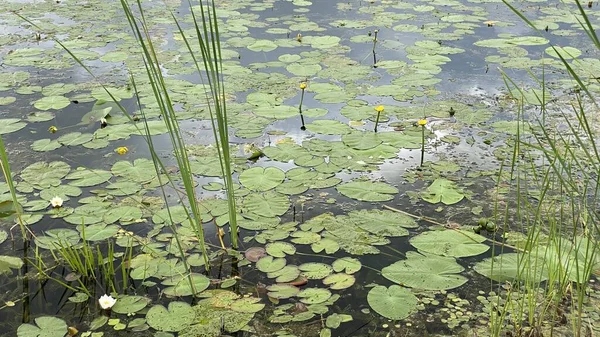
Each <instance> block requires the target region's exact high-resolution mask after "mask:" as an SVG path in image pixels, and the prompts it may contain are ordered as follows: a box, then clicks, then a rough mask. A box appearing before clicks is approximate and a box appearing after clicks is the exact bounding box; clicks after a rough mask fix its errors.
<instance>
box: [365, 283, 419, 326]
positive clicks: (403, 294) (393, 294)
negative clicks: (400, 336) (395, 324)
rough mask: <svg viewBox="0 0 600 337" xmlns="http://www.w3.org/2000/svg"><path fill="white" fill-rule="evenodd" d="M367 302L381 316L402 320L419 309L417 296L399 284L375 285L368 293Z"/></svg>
mask: <svg viewBox="0 0 600 337" xmlns="http://www.w3.org/2000/svg"><path fill="white" fill-rule="evenodd" d="M367 302H369V306H371V308H372V309H373V310H375V312H377V313H378V314H380V315H381V316H383V317H385V318H388V319H392V320H400V319H405V318H406V317H408V316H410V315H411V314H412V313H414V312H416V311H417V302H418V300H417V297H416V296H415V295H413V294H412V292H411V291H410V290H408V289H406V288H402V287H400V286H397V285H393V286H390V287H389V288H386V287H384V286H379V285H378V286H375V287H373V288H372V289H371V290H370V291H369V294H368V295H367Z"/></svg>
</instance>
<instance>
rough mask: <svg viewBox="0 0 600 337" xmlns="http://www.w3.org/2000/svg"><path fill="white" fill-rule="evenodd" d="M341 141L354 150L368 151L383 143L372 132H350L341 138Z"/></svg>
mask: <svg viewBox="0 0 600 337" xmlns="http://www.w3.org/2000/svg"><path fill="white" fill-rule="evenodd" d="M342 141H343V142H344V144H346V145H347V146H349V147H351V148H353V149H356V150H368V149H372V148H374V147H376V146H377V145H379V144H381V143H383V141H382V140H381V139H379V136H378V135H377V134H376V133H374V132H352V133H349V134H346V135H343V136H342Z"/></svg>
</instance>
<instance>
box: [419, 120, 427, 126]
mask: <svg viewBox="0 0 600 337" xmlns="http://www.w3.org/2000/svg"><path fill="white" fill-rule="evenodd" d="M417 124H419V125H420V126H425V124H427V120H426V119H419V121H418V122H417Z"/></svg>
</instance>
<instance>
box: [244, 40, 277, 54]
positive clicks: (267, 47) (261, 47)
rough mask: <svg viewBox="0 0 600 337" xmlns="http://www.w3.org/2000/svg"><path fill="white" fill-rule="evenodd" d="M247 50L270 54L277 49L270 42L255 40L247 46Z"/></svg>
mask: <svg viewBox="0 0 600 337" xmlns="http://www.w3.org/2000/svg"><path fill="white" fill-rule="evenodd" d="M248 49H250V50H252V51H255V52H261V51H262V52H270V51H273V50H275V49H277V45H276V44H275V43H274V42H273V41H271V40H256V41H255V42H254V43H252V44H251V45H249V46H248Z"/></svg>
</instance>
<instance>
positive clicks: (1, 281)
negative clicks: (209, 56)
mask: <svg viewBox="0 0 600 337" xmlns="http://www.w3.org/2000/svg"><path fill="white" fill-rule="evenodd" d="M123 1H124V0H123ZM140 3H141V4H142V6H143V8H144V15H145V20H146V21H145V23H146V25H147V27H148V34H149V36H151V38H152V41H153V43H154V46H155V47H156V53H157V59H158V63H159V64H160V70H161V72H162V73H163V74H164V76H165V78H166V87H168V89H169V95H170V99H171V100H172V102H173V107H174V109H175V111H176V112H177V119H178V121H179V125H180V128H181V134H182V135H183V140H184V141H185V144H186V146H187V153H188V155H189V156H190V168H191V172H192V173H193V176H194V182H195V184H196V186H195V191H196V198H197V199H198V205H199V210H200V213H201V215H202V222H203V223H204V235H205V238H206V243H205V244H204V245H206V247H207V249H208V253H207V254H208V257H207V260H209V264H210V268H207V267H206V264H205V259H204V257H203V256H202V249H201V246H202V245H201V243H199V242H198V241H199V239H198V233H197V232H196V231H194V229H193V226H192V224H193V222H192V221H191V220H190V219H189V218H188V214H187V212H186V210H187V209H189V203H188V202H187V201H182V199H183V200H185V197H184V192H183V191H184V187H183V183H182V181H181V179H180V173H181V168H179V167H178V166H177V161H176V160H175V158H174V155H173V147H172V145H171V144H172V143H171V137H170V135H169V133H168V128H167V126H166V125H165V120H164V118H162V116H161V111H160V109H159V105H158V104H157V102H156V98H155V96H154V95H153V93H152V89H151V86H150V83H149V80H148V77H147V73H146V71H145V69H144V63H143V59H142V54H141V52H140V47H139V44H138V42H137V41H136V39H135V37H134V35H133V34H132V32H131V28H130V26H129V23H128V21H127V19H126V17H125V15H124V13H123V8H122V3H121V1H116V0H108V1H107V0H104V1H97V0H88V1H76V0H53V1H49V0H45V1H41V0H31V1H21V0H18V1H15V0H11V1H3V2H2V4H0V9H2V10H0V112H1V116H0V117H1V123H0V134H1V135H2V137H3V138H2V139H3V140H4V143H5V147H6V151H7V153H8V159H9V161H10V165H11V170H12V175H13V181H14V183H15V186H16V191H17V198H18V201H19V204H20V206H21V207H22V210H23V214H22V215H21V220H22V221H23V222H24V223H25V224H26V227H27V228H28V230H30V231H31V232H30V233H29V234H27V235H26V237H25V238H24V237H23V233H22V232H21V230H20V226H19V225H18V220H16V219H15V218H14V216H8V215H11V214H5V213H3V215H6V216H4V218H3V222H2V224H1V225H0V243H1V245H0V290H1V291H0V318H1V322H2V323H1V324H0V334H2V335H3V336H15V335H16V336H19V337H34V336H49V337H55V336H56V337H64V336H65V335H67V334H68V335H70V336H73V335H78V336H95V337H99V336H157V337H167V336H185V337H196V336H198V337H199V336H221V335H225V334H228V335H235V336H306V337H309V336H322V337H325V336H447V335H457V336H488V335H506V336H518V335H522V336H549V335H551V334H552V335H560V336H562V335H565V336H571V335H574V334H573V331H572V329H571V328H572V327H573V326H575V325H577V324H583V325H584V326H585V327H584V328H581V326H579V325H578V326H579V327H580V329H579V331H586V333H587V335H588V336H592V335H595V334H598V333H600V324H598V323H597V322H598V319H600V315H599V312H600V296H599V295H598V294H599V291H600V289H598V286H597V285H596V283H595V275H592V276H591V278H590V275H589V274H593V272H597V270H598V266H599V265H598V263H597V260H598V259H597V258H596V256H595V255H594V254H592V257H591V258H589V257H588V255H585V258H584V260H585V265H586V266H589V273H588V274H587V275H588V277H587V278H585V280H584V281H581V278H580V274H579V272H578V271H573V270H572V269H573V264H577V263H583V262H580V256H581V254H582V253H581V251H580V248H581V247H582V245H583V247H585V249H584V250H586V251H587V250H588V249H589V250H591V251H593V252H595V251H596V250H597V247H596V246H597V245H596V239H595V238H596V237H597V236H595V234H598V233H597V232H594V233H592V234H589V235H588V236H582V235H583V234H582V233H580V232H577V231H574V230H572V229H571V228H570V227H567V226H565V228H564V231H565V232H569V234H570V236H564V237H565V242H562V241H561V242H559V243H558V244H554V243H552V242H554V241H553V240H552V239H548V240H546V239H544V240H542V239H540V241H539V242H538V241H535V242H532V241H527V240H526V239H525V238H526V235H527V234H528V233H531V232H533V231H531V230H530V229H531V228H529V227H528V226H529V223H528V222H527V220H528V218H526V217H523V216H522V213H521V211H520V210H521V206H520V205H521V201H520V200H521V199H520V198H521V197H520V195H521V194H519V193H521V191H522V190H524V191H525V192H524V193H525V195H526V198H525V199H526V200H527V202H529V203H530V204H531V205H535V204H536V202H538V201H540V200H543V198H541V197H540V194H542V193H541V192H540V190H543V191H545V189H544V188H542V187H540V186H541V185H537V184H538V183H539V182H540V181H541V180H536V179H535V177H536V176H535V173H536V172H539V171H538V170H541V169H542V168H544V167H546V166H544V165H547V164H548V163H546V162H545V161H544V160H543V159H544V158H543V156H541V155H540V152H539V151H536V150H539V148H534V149H528V150H523V152H520V151H521V150H517V151H519V152H515V139H517V138H518V139H521V140H522V141H524V142H535V140H536V138H535V137H532V135H537V136H538V137H539V135H540V134H541V135H544V133H543V132H541V130H546V129H547V130H563V129H560V128H564V130H566V131H569V130H570V129H569V128H568V127H567V126H565V125H566V124H565V122H564V120H563V119H561V118H563V117H564V116H565V115H564V114H567V116H568V114H569V113H570V112H569V109H570V107H571V103H573V102H574V99H575V98H577V97H580V96H578V94H577V92H578V91H577V90H575V89H576V87H577V84H576V83H575V82H574V81H573V80H572V79H571V78H570V77H569V76H568V73H567V71H566V70H565V65H564V64H563V63H562V62H561V60H560V58H558V56H557V54H556V52H555V51H554V50H553V49H552V47H551V46H557V47H561V48H559V51H560V52H562V55H563V57H564V58H566V61H565V62H567V63H568V64H569V65H570V66H571V67H572V69H573V70H574V71H575V72H578V73H580V74H583V75H582V78H584V79H585V80H586V83H585V84H586V85H587V86H588V87H587V88H588V89H589V90H590V93H591V94H592V96H593V95H596V94H597V93H598V92H599V91H600V86H598V83H597V72H598V70H600V62H599V61H598V50H597V49H596V48H595V47H594V46H593V45H592V44H591V43H590V42H589V40H588V37H587V36H586V33H585V32H584V31H583V29H582V28H581V25H580V22H583V21H582V18H583V17H582V16H581V15H580V14H578V13H579V12H578V11H579V9H578V8H577V7H576V6H575V5H574V4H566V3H554V2H550V1H540V0H537V1H524V2H519V3H514V5H515V6H517V8H518V9H519V10H520V11H521V12H522V13H523V15H524V16H526V17H527V18H529V19H530V20H532V21H531V22H532V24H533V25H535V26H536V27H537V29H539V31H537V32H536V31H535V30H534V29H532V28H531V27H530V26H528V25H527V24H526V23H525V22H524V21H523V20H522V19H521V18H519V17H518V16H517V15H516V14H515V13H514V12H513V11H512V10H511V9H510V8H509V7H508V6H507V5H506V4H504V3H503V2H501V1H495V0H489V1H487V0H470V1H467V0H465V1H458V0H428V1H417V0H407V1H385V0H378V1H375V0H374V1H357V0H346V1H341V0H340V1H307V0H293V1H275V0H271V1H267V0H263V1H260V0H244V1H226V0H222V1H216V3H215V8H216V14H217V17H218V21H219V29H220V41H221V49H222V53H223V54H222V57H223V74H224V76H223V81H224V86H225V95H224V96H225V99H226V104H227V109H228V118H229V130H230V140H231V144H230V145H231V151H232V156H233V158H232V160H231V165H232V169H233V172H234V173H233V179H234V183H235V184H236V185H235V196H236V203H237V211H238V215H237V217H238V221H239V226H240V228H241V230H240V233H239V241H240V246H239V248H238V249H237V250H236V249H232V248H229V247H230V246H231V242H230V240H229V225H228V221H229V214H228V208H227V199H226V194H225V191H224V187H223V186H224V185H223V179H222V178H221V177H222V173H221V172H222V171H221V165H220V162H219V158H218V155H217V150H216V147H215V146H214V145H213V144H214V137H213V131H212V124H211V122H210V114H209V105H208V104H209V103H208V99H207V96H206V94H205V93H206V91H207V87H206V86H205V85H204V84H203V82H202V80H201V78H202V77H201V76H200V75H199V74H198V73H197V69H196V67H195V66H194V65H193V59H192V58H191V56H190V53H189V52H188V50H187V48H186V46H185V44H184V42H183V38H182V35H181V33H180V31H179V29H178V28H177V26H175V24H174V21H173V17H175V18H176V19H177V20H178V21H179V22H180V23H181V25H182V29H183V31H184V34H185V36H186V37H188V38H192V37H193V35H194V34H195V32H194V30H193V25H192V24H193V21H192V16H191V12H190V7H189V4H188V3H187V2H186V1H183V2H180V1H179V0H166V1H141V2H140ZM130 5H131V6H132V7H134V8H135V10H134V12H135V13H137V14H136V15H139V9H138V8H137V7H136V6H137V3H134V2H133V1H131V3H130ZM192 5H193V6H195V7H193V8H194V10H195V11H196V14H198V13H199V7H198V6H197V4H196V3H195V2H192ZM582 5H583V7H582V10H584V11H585V13H586V15H587V18H588V19H589V20H590V24H591V25H592V26H597V24H598V14H599V12H598V4H597V3H596V2H590V3H589V4H588V3H584V4H582ZM171 13H172V14H173V17H172V16H171ZM17 14H18V15H17ZM25 20H29V22H27V21H25ZM578 20H579V21H578ZM32 24H35V26H33V25H32ZM57 41H59V42H60V43H62V44H63V46H64V48H66V49H68V50H69V52H70V53H72V54H73V55H75V56H76V57H77V58H78V60H79V61H80V62H81V63H82V64H83V65H85V66H86V67H87V70H86V69H85V68H84V67H83V66H82V64H79V63H78V62H76V61H75V60H74V58H73V55H70V54H69V53H67V52H66V51H65V49H64V48H63V47H61V45H59V43H57ZM193 48H194V50H198V48H197V47H195V46H194V47H193ZM88 70H89V71H88ZM532 75H533V76H538V77H539V78H540V79H541V78H542V76H544V78H543V81H544V83H545V86H544V88H543V89H542V86H541V85H540V82H539V81H538V80H536V79H535V78H534V77H533V76H532ZM203 76H204V75H203ZM132 79H134V80H135V83H134V82H132ZM101 85H104V86H105V87H106V88H107V89H108V90H109V91H110V92H111V94H112V95H113V97H110V95H108V94H107V92H106V91H105V90H104V88H103V87H102V86H101ZM134 85H135V88H136V89H137V92H136V90H135V89H134ZM507 86H508V87H510V91H509V90H508V88H507ZM519 90H522V91H521V92H519ZM511 94H512V97H511ZM540 97H544V98H543V100H542V99H541V98H540ZM113 98H114V99H117V100H119V101H120V104H121V107H122V108H124V110H125V111H126V113H127V115H126V114H124V113H123V112H122V111H121V110H120V107H119V105H117V104H115V103H114V102H112V100H113ZM519 100H520V102H522V104H519V103H518V102H519ZM541 101H543V102H541ZM542 103H543V104H542ZM139 104H141V106H142V107H143V111H141V110H140V109H139ZM582 104H583V105H584V106H585V107H586V109H587V108H588V106H589V109H590V114H594V116H595V114H596V112H597V110H594V109H596V107H595V106H594V105H592V104H591V103H590V102H589V100H584V101H583V102H582ZM300 105H301V106H300ZM300 110H301V111H302V116H301V115H300V113H299V111H300ZM547 114H548V115H549V116H553V117H554V119H550V120H545V116H546V115H547ZM128 116H129V117H128ZM301 117H302V118H303V119H301ZM542 118H544V120H543V122H542ZM104 120H105V125H104V124H103V121H104ZM302 120H304V122H305V124H306V125H305V126H306V127H305V129H304V128H301V126H302V122H301V121H302ZM567 120H568V119H567ZM544 123H545V124H544ZM567 124H568V123H567ZM146 127H147V129H146ZM375 128H377V132H374V131H375ZM517 130H518V131H517ZM148 131H149V133H150V135H151V136H152V139H153V142H152V145H153V146H154V151H155V153H156V154H157V158H156V160H154V161H153V157H152V151H151V150H150V149H149V147H148V143H147V138H146V137H144V135H146V134H147V133H148ZM594 131H597V130H595V129H594ZM545 135H546V136H547V135H548V134H545ZM253 153H259V154H260V157H259V158H252V160H250V159H249V158H250V157H252V155H253ZM515 153H516V155H515V156H513V154H515ZM517 157H519V158H521V161H522V162H523V163H524V165H523V166H524V167H526V168H527V169H522V168H521V167H520V166H519V169H518V170H517V171H518V172H519V173H517V175H521V174H522V175H523V177H525V178H524V179H523V181H526V182H528V183H527V184H525V183H523V185H518V184H517V182H518V181H520V180H519V179H515V178H514V176H511V175H510V174H511V172H512V170H515V166H514V165H515V164H514V163H515V161H518V160H519V159H514V158H517ZM158 160H160V161H161V162H162V163H163V164H164V166H163V167H159V168H157V167H155V162H158ZM157 169H158V171H159V172H160V173H157ZM520 170H523V171H522V172H521V171H520ZM591 175H594V173H592V174H591ZM5 176H6V175H5ZM528 179H531V181H530V182H529V180H528ZM538 179H539V178H538ZM582 179H583V178H582ZM169 180H171V181H172V184H171V183H169ZM161 186H163V187H164V188H161ZM515 187H516V188H515ZM0 190H1V193H2V194H1V195H0V196H1V200H0V205H2V206H3V207H4V208H3V209H5V210H6V207H9V208H10V207H14V204H13V202H12V200H13V199H12V195H11V193H10V188H9V185H8V184H6V183H2V184H1V185H0ZM582 194H583V195H587V194H586V193H585V192H584V193H582ZM57 198H58V199H60V201H61V202H62V205H60V206H56V207H55V206H54V205H52V203H56V202H59V201H57V200H58V199H57ZM584 199H585V198H584ZM570 200H572V199H569V198H567V197H565V198H563V199H562V200H561V202H565V203H568V202H569V201H570ZM594 202H595V200H594ZM59 203H60V202H59ZM540 204H542V203H541V202H540ZM167 205H168V207H167ZM528 205H529V204H528ZM517 206H518V207H517ZM532 208H533V207H532ZM9 213H10V212H9ZM566 218H568V217H566V216H565V219H566ZM543 219H544V220H543V221H542V222H543V223H544V224H548V227H550V225H549V224H550V223H551V221H550V220H548V219H546V217H545V216H544V217H543ZM560 219H561V220H563V217H562V215H561V218H560ZM569 219H570V218H569ZM588 221H590V222H592V221H595V220H588ZM594 223H595V222H594ZM15 224H17V225H15ZM591 227H592V226H590V228H591ZM552 228H553V227H552ZM548 232H551V230H546V229H545V228H544V230H543V231H542V235H543V237H544V238H546V237H549V238H554V236H552V235H551V234H548ZM558 232H560V231H558ZM219 233H222V234H224V235H223V240H224V242H223V243H221V242H220V240H219ZM562 235H563V233H562V232H560V233H559V235H558V236H557V237H562ZM573 237H575V238H580V237H583V238H584V239H582V240H583V241H577V242H583V243H581V244H575V243H573V242H575V241H576V240H575V241H573V242H572V240H571V239H570V238H573ZM577 240H579V239H577ZM540 242H541V243H540ZM222 245H224V246H225V247H228V249H226V250H224V249H221V247H222ZM540 247H544V249H546V250H544V252H545V255H543V256H542V257H540V256H539V255H535V254H533V253H531V252H534V251H536V249H537V248H540ZM548 247H550V248H551V249H555V250H560V249H559V248H565V247H567V248H568V250H569V252H570V251H571V250H573V251H574V253H568V254H572V255H569V257H568V258H566V259H562V258H558V259H552V258H549V257H548V256H552V253H548V252H549V250H548V249H550V248H548ZM557 247H559V248H557ZM590 247H591V248H590ZM565 249H566V248H565ZM581 249H583V248H581ZM550 251H552V250H550ZM515 253H519V254H515ZM536 254H538V253H536ZM518 256H527V258H528V259H533V260H535V261H538V260H539V261H542V262H540V263H541V265H543V266H544V268H542V269H543V270H542V271H539V270H536V268H534V267H532V266H534V265H526V267H525V268H524V267H523V266H524V264H523V263H524V262H522V261H521V260H520V259H519V258H518ZM572 256H574V257H572ZM546 260H547V261H546ZM556 260H557V261H556ZM544 261H545V262H544ZM548 261H550V262H548ZM573 261H575V262H573ZM590 261H591V262H590ZM527 263H530V264H531V263H532V262H527ZM553 267H556V268H558V269H561V270H563V269H564V270H567V272H566V274H565V275H566V276H564V278H565V279H564V280H563V282H562V283H561V282H556V283H560V284H563V285H564V284H570V286H568V287H566V288H568V289H570V290H568V291H570V292H569V293H568V294H567V293H561V296H562V297H559V300H552V301H550V302H548V301H547V299H548V298H552V297H551V296H549V295H548V294H549V293H551V291H550V290H548V289H550V288H552V287H551V286H549V285H552V284H554V283H555V282H553V281H552V280H554V279H553V278H552V273H549V272H548V271H547V270H546V269H552V268H553ZM523 268H524V269H526V270H527V269H531V270H535V271H532V272H531V274H532V275H530V274H529V273H526V274H527V275H528V276H523V275H521V271H522V270H523ZM586 268H587V267H586ZM554 276H555V275H554ZM588 278H590V280H589V281H590V282H589V284H588ZM548 279H550V281H547V280H548ZM559 279H561V278H559ZM578 280H579V281H580V282H576V281H578ZM191 284H193V285H191ZM578 284H586V285H588V287H586V288H585V290H582V291H581V292H582V293H584V294H585V299H581V302H580V304H581V306H582V307H585V308H586V309H585V310H584V311H585V313H584V314H582V310H579V311H577V310H575V309H573V308H572V303H571V302H570V301H574V298H576V296H575V295H574V290H572V289H573V288H577V289H579V288H578V287H577V285H578ZM525 285H527V286H525ZM566 288H565V289H566ZM552 289H553V288H552ZM565 291H567V290H565ZM104 294H109V295H110V296H112V297H113V298H116V299H117V301H116V303H114V306H112V308H111V309H108V310H105V309H103V308H102V303H99V302H98V299H99V298H100V297H101V296H102V295H104ZM560 298H562V302H561V301H560ZM549 303H550V304H549ZM556 303H558V304H556ZM112 304H113V303H109V305H108V306H111V305H112ZM528 306H529V310H527V307H528ZM532 308H533V309H532ZM581 322H583V323H581ZM581 329H583V330H581Z"/></svg>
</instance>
